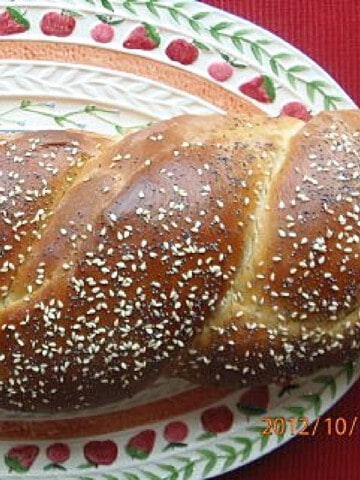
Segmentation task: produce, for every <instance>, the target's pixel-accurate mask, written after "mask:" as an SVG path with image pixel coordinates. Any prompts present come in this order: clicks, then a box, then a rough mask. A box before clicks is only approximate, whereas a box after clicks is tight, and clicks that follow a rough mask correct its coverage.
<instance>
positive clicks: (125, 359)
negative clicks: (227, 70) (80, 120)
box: [0, 116, 298, 411]
mask: <svg viewBox="0 0 360 480" xmlns="http://www.w3.org/2000/svg"><path fill="white" fill-rule="evenodd" d="M247 122H248V119H247V118H245V119H236V118H232V117H229V118H224V117H221V116H213V117H203V118H199V117H180V118H177V119H174V120H170V121H168V122H163V123H161V124H158V125H155V126H153V127H151V128H149V129H146V130H145V131H142V132H138V133H136V134H134V135H131V136H130V137H128V138H127V139H126V141H124V142H121V143H119V144H116V145H114V146H112V147H111V146H110V147H108V148H107V150H106V153H103V154H100V155H98V156H95V157H94V158H93V159H91V160H90V161H89V162H87V164H86V165H85V166H84V167H83V168H82V170H81V172H80V173H79V174H78V175H77V177H76V178H75V179H74V181H73V182H72V185H71V187H70V188H68V189H67V190H66V192H65V193H64V195H62V196H61V198H59V199H57V201H54V202H53V203H51V208H50V211H49V214H48V219H47V221H46V226H44V228H42V232H41V237H40V236H39V238H35V240H34V241H33V244H32V250H31V256H28V257H27V258H26V261H24V262H23V263H22V264H21V265H20V266H18V268H17V269H16V270H15V272H14V273H13V274H12V275H11V276H12V277H13V278H11V282H10V286H9V288H8V290H7V292H6V296H5V297H4V308H3V309H2V310H1V311H0V317H1V318H0V322H1V324H2V332H3V333H2V335H1V337H0V351H1V352H2V355H3V357H2V362H1V364H0V376H1V380H2V383H1V387H2V395H1V406H3V407H6V408H20V409H23V410H29V409H30V410H31V409H33V410H38V411H40V410H46V409H50V410H53V409H61V408H80V407H84V406H89V405H97V404H99V403H103V402H107V401H109V399H111V400H116V399H117V398H121V397H123V396H124V395H129V394H131V393H132V392H134V391H136V390H137V389H139V388H142V387H143V386H144V385H146V384H147V382H149V381H151V380H152V379H154V378H156V377H157V376H158V375H159V374H160V373H161V372H162V371H163V370H164V368H165V366H166V365H167V363H168V359H169V358H170V359H171V358H174V357H176V355H177V352H179V351H180V350H181V349H182V348H183V347H184V346H185V345H187V344H188V343H189V341H190V340H191V339H192V337H193V336H194V335H195V334H196V333H197V332H199V331H200V330H201V328H202V326H203V324H204V322H205V320H206V318H208V317H209V315H210V313H211V312H212V311H213V310H214V309H215V307H216V304H217V303H218V301H219V299H221V298H222V296H223V295H224V293H225V291H226V290H227V289H228V288H229V285H230V282H231V280H232V278H233V277H234V274H235V271H236V266H237V265H238V263H239V258H240V254H241V252H242V250H243V248H244V241H245V236H246V232H247V229H248V223H249V222H250V220H249V219H247V218H246V215H244V212H246V213H248V214H249V215H251V214H252V213H253V203H252V202H250V201H249V195H250V196H251V192H253V191H256V188H257V186H258V184H259V182H260V183H261V181H262V176H263V171H264V168H263V167H266V164H267V159H266V158H264V159H262V160H261V161H260V164H259V165H257V164H254V165H253V169H252V170H250V169H249V166H250V165H252V163H253V162H254V158H253V156H251V155H250V156H249V157H248V158H246V159H244V158H243V153H242V150H243V143H242V142H243V141H245V140H246V138H247V137H248V136H255V138H256V144H257V147H256V148H257V149H258V151H259V152H260V151H263V149H264V148H265V147H266V148H269V149H270V150H271V149H272V148H273V146H272V145H268V143H269V135H267V134H266V135H264V136H263V135H262V133H261V125H262V124H269V121H268V120H267V119H266V118H265V117H258V118H256V117H255V118H254V122H255V124H256V123H258V126H254V128H253V129H249V128H248V127H247V126H246V124H247ZM275 123H278V126H279V128H280V129H281V128H285V125H286V128H289V121H285V120H284V119H281V120H279V121H278V122H275ZM290 123H293V124H294V125H297V123H298V122H297V121H295V120H294V121H291V120H290ZM269 128H271V129H272V130H273V134H272V135H274V136H276V137H279V138H280V133H279V132H278V131H276V128H275V126H271V127H269ZM256 132H257V133H256ZM238 138H242V140H241V141H238ZM185 139H186V140H185ZM9 158H10V159H11V160H12V161H13V162H14V161H15V159H14V158H13V156H12V155H10V156H9ZM256 161H258V160H257V159H256ZM28 168H29V167H28ZM28 168H27V169H26V171H27V170H28ZM14 210H17V209H16V208H15V209H14ZM24 212H25V215H26V212H27V210H26V208H24Z"/></svg>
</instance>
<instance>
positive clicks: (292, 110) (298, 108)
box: [281, 102, 311, 122]
mask: <svg viewBox="0 0 360 480" xmlns="http://www.w3.org/2000/svg"><path fill="white" fill-rule="evenodd" d="M281 115H287V116H288V117H295V118H298V119H299V120H303V121H304V122H308V121H309V120H310V118H311V115H310V113H309V111H308V109H307V108H306V107H305V105H303V104H302V103H300V102H289V103H287V104H286V105H284V106H283V107H282V109H281Z"/></svg>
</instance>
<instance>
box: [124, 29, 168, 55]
mask: <svg viewBox="0 0 360 480" xmlns="http://www.w3.org/2000/svg"><path fill="white" fill-rule="evenodd" d="M159 45H160V37H159V34H158V33H157V31H156V30H155V28H154V27H152V26H151V25H148V24H144V25H140V26H139V27H136V28H135V30H133V31H132V32H131V33H130V35H129V36H128V38H127V39H126V40H125V41H124V43H123V46H124V48H130V49H139V50H154V49H155V48H157V47H158V46H159Z"/></svg>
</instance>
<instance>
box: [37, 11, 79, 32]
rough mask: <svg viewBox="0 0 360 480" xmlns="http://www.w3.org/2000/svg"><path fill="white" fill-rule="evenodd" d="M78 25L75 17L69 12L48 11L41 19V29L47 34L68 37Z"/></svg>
mask: <svg viewBox="0 0 360 480" xmlns="http://www.w3.org/2000/svg"><path fill="white" fill-rule="evenodd" d="M75 26H76V21H75V18H74V17H73V16H71V15H69V14H67V13H58V12H48V13H45V15H44V16H43V17H42V19H41V21H40V29H41V31H42V32H43V33H44V34H45V35H53V36H55V37H68V36H69V35H71V34H72V32H73V31H74V28H75Z"/></svg>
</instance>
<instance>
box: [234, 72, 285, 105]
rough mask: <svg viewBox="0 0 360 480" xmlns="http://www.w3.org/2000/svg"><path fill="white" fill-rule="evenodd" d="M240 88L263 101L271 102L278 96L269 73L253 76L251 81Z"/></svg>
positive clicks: (246, 93)
mask: <svg viewBox="0 0 360 480" xmlns="http://www.w3.org/2000/svg"><path fill="white" fill-rule="evenodd" d="M239 90H240V92H242V93H243V94H244V95H247V96H248V97H250V98H253V99H254V100H257V101H258V102H262V103H271V102H273V101H274V100H275V96H276V92H275V87H274V82H273V80H272V79H271V78H270V77H268V76H267V75H261V76H259V77H255V78H253V79H252V80H250V81H249V82H246V83H244V84H243V85H240V87H239Z"/></svg>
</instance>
